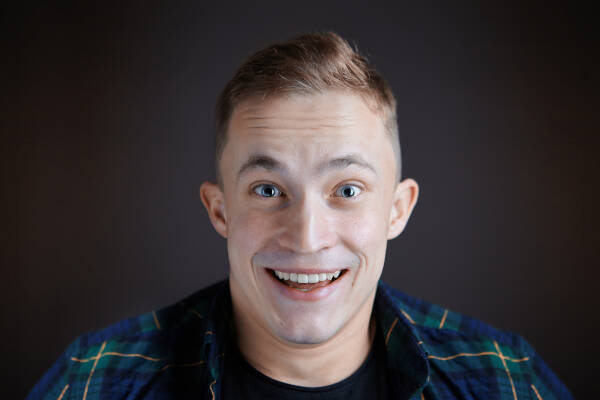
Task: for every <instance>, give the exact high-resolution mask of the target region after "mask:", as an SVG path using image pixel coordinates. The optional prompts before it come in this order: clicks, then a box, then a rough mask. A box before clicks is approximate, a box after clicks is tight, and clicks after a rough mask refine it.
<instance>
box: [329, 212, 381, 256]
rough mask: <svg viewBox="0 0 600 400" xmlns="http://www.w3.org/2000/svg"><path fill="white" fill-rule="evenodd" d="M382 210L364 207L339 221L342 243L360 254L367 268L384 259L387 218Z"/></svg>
mask: <svg viewBox="0 0 600 400" xmlns="http://www.w3.org/2000/svg"><path fill="white" fill-rule="evenodd" d="M383 209H384V207H382V206H372V207H365V208H364V209H363V210H357V212H355V213H352V215H349V216H347V217H345V218H342V219H341V220H340V221H339V226H338V232H340V235H341V236H342V237H343V238H344V241H346V242H347V243H348V244H349V245H351V246H352V247H353V248H355V249H356V250H357V251H359V252H360V253H362V255H363V256H364V257H365V258H366V261H367V264H368V265H369V266H370V265H373V264H374V263H375V264H378V263H379V261H380V260H382V259H383V258H384V257H385V249H386V244H387V225H386V224H387V218H386V216H385V213H383V212H382V210H383Z"/></svg>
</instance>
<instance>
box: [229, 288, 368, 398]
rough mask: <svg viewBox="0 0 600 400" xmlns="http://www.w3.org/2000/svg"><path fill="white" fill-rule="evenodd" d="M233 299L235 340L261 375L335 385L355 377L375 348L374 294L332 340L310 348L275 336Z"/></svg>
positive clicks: (310, 384) (306, 384) (295, 382)
mask: <svg viewBox="0 0 600 400" xmlns="http://www.w3.org/2000/svg"><path fill="white" fill-rule="evenodd" d="M232 300H233V311H234V321H235V328H236V340H237V344H238V347H239V349H240V351H241V353H242V355H243V356H244V358H245V359H246V360H247V361H248V363H249V364H250V365H252V366H253V367H254V368H255V369H257V370H258V371H259V372H261V373H262V374H264V375H266V376H268V377H270V378H272V379H275V380H277V381H280V382H285V383H289V384H292V385H297V386H304V387H318V386H327V385H331V384H334V383H336V382H339V381H341V380H343V379H345V378H347V377H348V376H350V375H352V373H354V372H355V371H356V370H357V369H358V368H359V367H360V366H361V365H362V363H363V362H364V361H365V360H366V358H367V356H368V354H369V351H370V349H371V346H372V345H373V340H374V337H375V318H374V316H373V315H372V309H373V302H374V300H375V292H373V293H372V295H371V296H369V298H368V299H367V301H365V303H364V304H363V305H362V307H361V309H360V310H359V312H358V313H357V314H356V315H354V316H353V317H352V319H350V320H349V321H348V322H347V323H346V324H345V325H344V326H343V327H342V328H341V329H340V330H339V331H338V332H337V333H336V334H335V335H334V336H333V337H331V338H330V339H328V340H327V341H325V342H323V343H319V344H310V345H306V344H296V343H290V342H287V341H285V340H282V339H280V338H278V337H276V336H275V335H273V334H272V333H271V332H270V331H269V330H268V329H266V328H265V327H264V326H263V325H261V324H260V323H257V319H256V318H253V317H252V316H251V315H250V314H248V313H246V312H244V311H243V310H244V306H243V302H238V301H236V299H235V296H233V298H232ZM239 300H242V299H239ZM236 303H237V305H236ZM238 306H239V307H238Z"/></svg>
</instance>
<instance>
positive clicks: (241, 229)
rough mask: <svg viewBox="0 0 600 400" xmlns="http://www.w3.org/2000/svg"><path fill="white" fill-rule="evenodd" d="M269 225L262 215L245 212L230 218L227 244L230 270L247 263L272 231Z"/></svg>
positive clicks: (269, 222)
mask: <svg viewBox="0 0 600 400" xmlns="http://www.w3.org/2000/svg"><path fill="white" fill-rule="evenodd" d="M271 224H272V222H271V220H270V219H269V218H267V217H265V215H264V214H262V215H259V214H258V213H253V212H245V213H241V214H236V215H232V216H230V219H229V221H228V241H227V243H228V247H229V257H230V262H231V264H232V268H235V267H236V266H238V265H244V264H246V263H248V262H249V260H250V258H251V257H252V255H254V254H255V253H256V252H257V251H258V250H259V249H260V248H261V247H262V246H263V244H264V242H265V240H266V238H267V237H268V235H269V232H271V231H272V226H271Z"/></svg>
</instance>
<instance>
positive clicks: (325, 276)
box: [269, 269, 347, 292]
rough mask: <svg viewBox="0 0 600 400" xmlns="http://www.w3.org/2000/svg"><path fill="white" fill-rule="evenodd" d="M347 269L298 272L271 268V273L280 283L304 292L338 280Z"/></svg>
mask: <svg viewBox="0 0 600 400" xmlns="http://www.w3.org/2000/svg"><path fill="white" fill-rule="evenodd" d="M346 271H347V270H346V269H340V270H338V271H335V272H321V273H318V274H297V273H287V272H282V271H276V270H272V269H269V272H270V274H271V275H272V276H273V278H275V279H276V280H277V281H278V282H279V283H281V284H283V285H286V286H288V287H291V288H294V289H298V290H300V291H303V292H309V291H311V290H314V289H318V288H321V287H324V286H328V285H331V284H332V283H333V282H335V281H336V280H338V279H341V278H342V276H344V274H345V273H346Z"/></svg>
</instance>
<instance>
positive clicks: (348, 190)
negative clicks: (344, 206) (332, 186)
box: [335, 185, 361, 197]
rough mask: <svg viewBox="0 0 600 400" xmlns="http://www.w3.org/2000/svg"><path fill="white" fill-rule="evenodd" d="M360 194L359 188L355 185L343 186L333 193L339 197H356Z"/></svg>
mask: <svg viewBox="0 0 600 400" xmlns="http://www.w3.org/2000/svg"><path fill="white" fill-rule="evenodd" d="M360 192H361V190H360V188H359V187H358V186H356V185H343V186H340V187H339V188H338V189H337V190H336V191H335V195H336V196H339V197H356V196H358V194H359V193H360Z"/></svg>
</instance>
